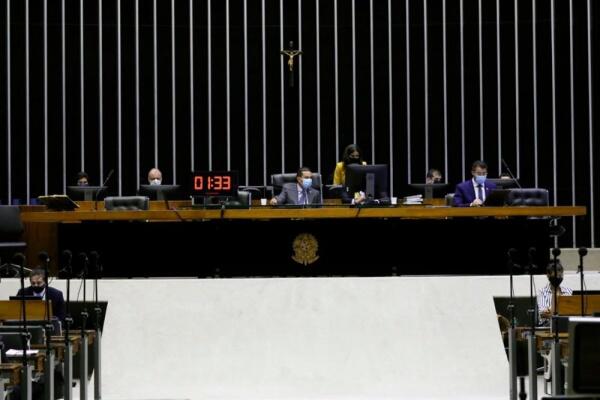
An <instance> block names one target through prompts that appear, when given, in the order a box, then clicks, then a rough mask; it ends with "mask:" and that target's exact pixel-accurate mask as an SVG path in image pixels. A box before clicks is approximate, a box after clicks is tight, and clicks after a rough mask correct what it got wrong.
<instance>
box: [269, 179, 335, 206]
mask: <svg viewBox="0 0 600 400" xmlns="http://www.w3.org/2000/svg"><path fill="white" fill-rule="evenodd" d="M311 177H312V188H313V189H317V190H318V191H319V192H320V193H321V200H322V199H323V184H322V180H321V174H320V173H318V172H313V173H312V176H311ZM286 183H296V173H294V172H292V173H288V174H273V175H271V184H272V185H273V193H272V195H273V196H277V195H278V194H279V193H281V190H282V189H283V185H284V184H286Z"/></svg>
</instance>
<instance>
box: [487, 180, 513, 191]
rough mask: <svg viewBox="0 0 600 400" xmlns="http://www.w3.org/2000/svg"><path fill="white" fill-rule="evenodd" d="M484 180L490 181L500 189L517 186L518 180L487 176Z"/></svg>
mask: <svg viewBox="0 0 600 400" xmlns="http://www.w3.org/2000/svg"><path fill="white" fill-rule="evenodd" d="M485 181H486V182H492V183H494V184H496V186H498V187H499V188H501V189H512V188H516V187H518V185H517V182H518V180H513V179H506V178H504V179H501V178H487V179H486V180H485Z"/></svg>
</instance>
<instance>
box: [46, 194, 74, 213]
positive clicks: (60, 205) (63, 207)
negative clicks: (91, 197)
mask: <svg viewBox="0 0 600 400" xmlns="http://www.w3.org/2000/svg"><path fill="white" fill-rule="evenodd" d="M38 200H39V201H40V202H41V203H42V204H44V205H46V207H48V209H50V210H54V211H73V210H74V209H76V208H79V204H77V203H75V202H74V201H73V200H71V199H70V198H69V196H67V195H64V194H53V195H51V196H39V197H38Z"/></svg>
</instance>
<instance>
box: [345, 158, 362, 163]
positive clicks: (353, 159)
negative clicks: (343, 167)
mask: <svg viewBox="0 0 600 400" xmlns="http://www.w3.org/2000/svg"><path fill="white" fill-rule="evenodd" d="M346 164H360V158H349V159H348V160H347V161H346Z"/></svg>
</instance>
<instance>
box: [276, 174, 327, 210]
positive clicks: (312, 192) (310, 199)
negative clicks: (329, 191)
mask: <svg viewBox="0 0 600 400" xmlns="http://www.w3.org/2000/svg"><path fill="white" fill-rule="evenodd" d="M269 203H270V204H271V205H272V206H276V205H284V204H288V205H295V204H297V205H302V204H321V193H320V192H319V191H318V190H317V189H315V188H313V187H312V172H311V170H310V168H307V167H302V168H300V169H299V170H298V173H297V174H296V183H286V184H284V185H283V187H282V188H281V193H279V194H278V195H277V196H275V197H273V198H272V199H271V201H270V202H269Z"/></svg>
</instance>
